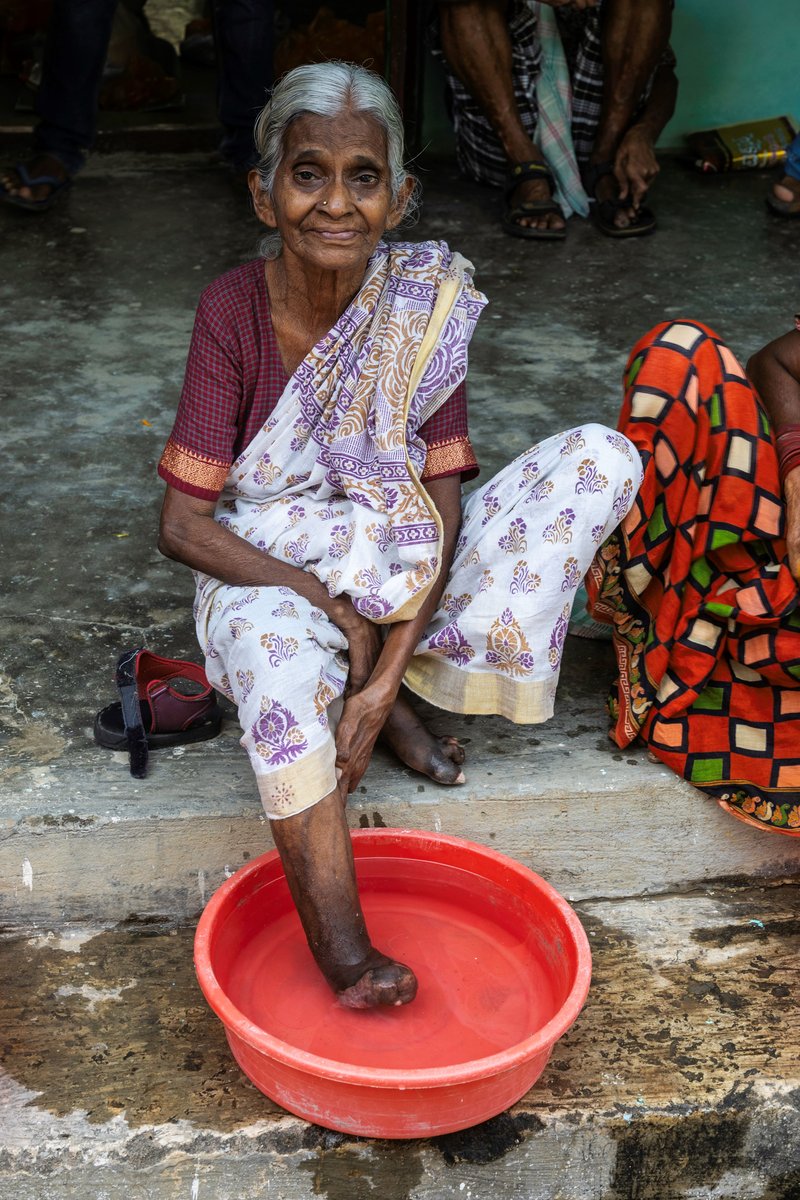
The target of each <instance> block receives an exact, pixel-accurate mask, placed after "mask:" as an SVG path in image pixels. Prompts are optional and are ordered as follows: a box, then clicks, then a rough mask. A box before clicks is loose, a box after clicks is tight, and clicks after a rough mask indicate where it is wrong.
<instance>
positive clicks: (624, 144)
mask: <svg viewBox="0 0 800 1200" xmlns="http://www.w3.org/2000/svg"><path fill="white" fill-rule="evenodd" d="M659 170H660V168H659V165H658V159H657V158H656V152H655V148H654V146H653V139H652V138H651V137H650V135H649V133H647V132H646V130H644V129H642V127H641V126H639V125H634V126H633V128H632V129H629V130H628V132H627V133H626V134H625V136H624V138H623V139H622V141H621V142H620V147H619V150H618V151H617V154H616V158H615V159H614V175H615V176H616V180H617V183H618V184H619V198H620V200H630V203H631V208H633V209H637V210H638V208H639V206H640V205H641V203H642V201H643V200H644V197H645V194H646V192H647V189H648V188H649V186H650V184H651V183H652V182H653V180H654V179H655V177H656V175H657V174H658V172H659Z"/></svg>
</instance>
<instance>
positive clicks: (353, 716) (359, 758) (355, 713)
mask: <svg viewBox="0 0 800 1200" xmlns="http://www.w3.org/2000/svg"><path fill="white" fill-rule="evenodd" d="M393 703H394V696H386V695H383V694H382V693H380V692H379V691H378V689H377V688H376V687H372V688H364V689H362V690H361V691H359V692H357V693H356V694H351V695H350V697H349V698H348V699H347V700H345V704H344V708H343V709H342V715H341V717H340V719H339V724H338V725H337V727H336V774H337V777H338V779H339V787H340V789H341V792H342V795H343V796H347V795H349V793H350V792H354V791H355V790H356V788H357V787H358V785H359V783H360V782H361V777H362V775H363V774H364V772H365V771H366V769H367V767H368V766H369V760H370V758H371V757H372V751H373V749H374V746H375V742H376V740H377V737H378V734H379V733H380V731H381V729H382V728H383V726H384V725H385V723H386V719H387V717H388V716H389V713H390V712H391V709H392V705H393Z"/></svg>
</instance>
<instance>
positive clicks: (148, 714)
mask: <svg viewBox="0 0 800 1200" xmlns="http://www.w3.org/2000/svg"><path fill="white" fill-rule="evenodd" d="M178 680H182V681H184V682H183V683H182V685H181V686H180V688H179V687H176V686H175V684H176V683H177V681H178ZM116 683H117V690H118V692H119V696H120V698H119V700H117V701H115V702H114V703H113V704H109V705H107V706H106V707H105V708H103V709H101V710H100V712H99V713H98V714H97V716H96V717H95V719H94V740H95V742H96V743H97V745H98V746H105V747H106V748H107V749H109V750H127V751H128V756H129V759H130V768H131V775H133V777H134V778H135V779H144V777H145V774H146V772H147V758H148V752H149V751H150V750H158V749H161V748H162V747H164V746H181V745H184V744H186V743H187V742H204V741H206V740H207V739H208V738H212V737H216V736H217V734H218V733H219V731H220V729H221V727H222V709H221V708H220V707H219V705H218V704H217V703H216V700H215V699H214V689H213V688H212V686H211V684H210V683H209V682H208V679H207V677H206V673H205V671H204V670H203V668H202V667H201V666H199V664H198V663H193V662H186V661H185V660H184V659H180V658H161V656H160V655H158V654H151V653H150V651H149V650H142V649H136V650H126V651H125V653H124V654H121V655H120V657H119V660H118V662H117V669H116ZM187 685H188V686H187Z"/></svg>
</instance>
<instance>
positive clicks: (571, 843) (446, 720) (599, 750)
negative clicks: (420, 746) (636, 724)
mask: <svg viewBox="0 0 800 1200" xmlns="http://www.w3.org/2000/svg"><path fill="white" fill-rule="evenodd" d="M609 655H610V649H609V647H608V646H607V645H605V644H603V643H596V642H595V643H588V642H585V641H582V640H580V639H577V638H569V639H568V651H567V655H566V660H565V664H564V670H563V673H562V682H561V686H560V689H559V697H558V703H557V713H556V716H555V717H554V719H553V720H552V721H550V722H548V723H547V724H546V725H540V726H529V727H520V726H513V725H511V724H510V723H509V722H506V721H503V720H501V719H499V718H471V717H466V718H465V717H452V716H449V715H448V714H443V713H441V712H436V710H433V709H430V710H428V711H429V713H430V715H431V717H432V720H433V723H434V725H435V727H436V728H437V729H438V730H440V731H445V730H447V731H452V732H455V733H457V734H458V735H459V736H460V737H463V738H464V739H465V740H467V739H468V740H469V744H468V754H469V758H468V765H467V774H468V782H467V784H466V785H464V786H463V787H459V788H452V789H450V788H442V787H439V786H437V785H435V784H433V783H431V782H430V781H429V780H427V779H423V778H422V777H421V776H417V775H415V774H412V773H411V772H410V771H406V770H402V769H400V768H399V766H398V764H397V763H395V762H394V761H393V760H390V759H389V757H388V756H386V755H383V754H381V753H378V754H377V755H376V760H375V762H374V763H373V764H372V765H371V767H370V769H369V772H368V773H367V775H366V776H365V778H364V782H363V784H362V786H361V788H360V789H359V792H358V793H357V794H356V795H355V796H354V797H352V799H351V804H350V817H351V822H352V824H353V825H354V826H358V825H362V826H363V825H372V824H378V825H380V824H385V825H394V826H401V827H406V826H407V827H413V828H423V829H433V830H437V831H444V832H446V833H451V834H455V835H457V836H462V837H466V838H470V839H472V840H474V841H479V842H484V843H486V844H487V845H491V846H493V847H495V848H496V849H497V850H500V851H503V852H504V853H507V854H511V855H512V856H513V857H514V858H517V859H519V860H520V861H521V862H523V863H525V864H526V865H527V866H530V867H532V868H533V869H534V870H536V871H537V872H538V873H539V874H541V875H543V876H544V877H545V878H546V879H548V880H549V881H550V882H551V883H552V884H553V885H554V886H555V887H557V888H558V889H559V890H560V891H561V892H563V893H564V894H565V895H567V896H570V897H578V898H582V897H587V896H624V895H637V894H641V893H646V892H658V891H669V890H674V889H677V888H685V887H687V886H691V885H693V884H696V883H698V882H702V881H704V880H710V879H718V878H729V877H736V876H748V877H753V876H755V877H759V876H762V877H780V876H787V875H789V874H792V873H796V871H797V869H798V857H797V855H798V846H797V842H796V841H794V840H792V839H789V838H785V837H781V836H780V835H778V834H771V833H762V832H761V831H758V830H753V829H750V828H749V827H747V826H745V825H743V824H742V823H740V822H737V821H735V820H733V819H732V818H731V817H729V816H727V815H726V814H724V813H722V812H721V810H720V809H719V808H718V807H717V805H716V804H715V803H714V802H713V801H711V800H709V799H708V798H707V797H705V796H703V795H702V793H700V792H698V791H696V790H695V789H694V788H692V787H690V786H689V785H688V784H685V783H683V782H682V781H681V780H679V779H677V778H676V777H675V776H674V775H673V774H672V772H670V771H668V770H667V769H666V768H665V767H662V766H660V765H657V764H654V763H651V762H649V761H648V760H647V758H646V756H645V755H644V754H643V753H642V752H641V751H635V752H633V753H631V752H629V751H626V752H625V753H621V752H620V751H619V750H617V749H616V748H615V747H614V746H612V745H611V743H610V742H609V741H608V739H607V738H606V735H605V722H604V717H603V687H604V683H605V680H606V679H607V678H608V675H609V672H610V659H609ZM237 734H238V729H237V726H236V723H235V721H230V722H228V723H226V729H225V733H224V735H222V736H221V737H219V738H217V739H215V740H214V741H211V742H206V743H202V744H200V745H196V746H190V747H179V748H178V749H176V750H174V751H172V752H162V753H160V754H155V755H153V757H152V760H151V763H152V765H151V769H150V772H149V774H148V777H147V779H146V780H144V781H141V780H134V779H131V777H130V775H129V773H128V770H127V762H126V757H125V755H124V754H119V753H113V752H110V751H103V750H100V749H98V748H96V747H94V746H91V745H89V744H88V743H89V739H88V738H86V739H85V740H82V739H80V738H76V739H74V741H73V743H72V744H71V745H69V746H68V748H67V749H66V751H65V752H64V753H63V754H61V755H60V757H58V758H56V759H54V760H53V761H52V762H45V763H38V762H37V761H36V758H35V755H31V756H30V757H29V760H28V763H27V765H26V766H24V767H20V768H19V769H18V770H17V772H16V774H14V775H13V777H12V778H11V779H10V780H8V786H7V788H6V790H5V791H4V792H3V794H2V796H0V904H2V908H3V912H4V913H5V917H6V920H8V921H12V922H21V923H23V924H25V923H30V922H31V921H57V920H64V921H69V920H72V921H75V920H78V921H82V920H84V921H92V920H99V921H115V920H121V919H123V918H125V917H126V916H128V915H129V914H131V913H148V912H156V913H158V912H169V913H171V914H173V915H174V916H175V917H176V918H178V917H186V916H191V915H193V914H195V913H197V912H198V911H199V909H200V908H201V907H202V905H203V903H204V902H205V900H206V897H207V896H208V895H210V894H211V892H212V891H213V890H214V889H215V888H216V887H217V886H218V885H219V883H220V882H221V881H222V879H223V878H225V876H226V875H227V874H230V872H231V871H232V870H235V869H236V868H237V867H238V866H240V865H241V864H242V863H243V862H244V861H245V860H246V859H247V858H249V857H252V856H254V855H256V854H260V853H262V852H263V851H264V850H265V849H268V848H270V847H271V845H272V842H271V838H270V835H269V831H268V829H267V822H266V819H265V817H264V816H263V813H262V810H261V806H260V803H259V801H258V799H257V796H256V794H255V788H254V785H253V781H252V777H251V774H250V768H249V765H248V762H247V759H246V756H245V755H244V753H243V751H242V750H241V749H240V748H239V746H238V745H237ZM20 801H22V803H20Z"/></svg>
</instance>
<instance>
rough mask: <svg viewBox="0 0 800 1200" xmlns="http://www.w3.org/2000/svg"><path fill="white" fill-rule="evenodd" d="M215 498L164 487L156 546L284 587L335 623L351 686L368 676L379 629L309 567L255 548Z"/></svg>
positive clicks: (228, 573)
mask: <svg viewBox="0 0 800 1200" xmlns="http://www.w3.org/2000/svg"><path fill="white" fill-rule="evenodd" d="M215 508H216V504H215V502H214V501H213V500H201V499H199V498H198V497H196V496H189V495H187V494H186V493H185V492H179V491H178V490H177V488H173V487H167V490H166V495H165V496H164V503H163V506H162V508H161V524H160V528H159V537H158V548H159V550H160V551H161V553H162V554H164V555H165V556H166V557H167V558H173V559H176V560H177V561H178V562H182V563H185V564H186V566H187V567H191V568H192V570H194V571H202V572H203V573H204V574H206V575H210V576H212V578H214V579H219V580H221V582H222V583H228V584H231V585H233V586H234V587H288V588H291V589H292V591H294V592H296V593H297V594H298V595H299V596H304V597H305V598H306V600H308V601H309V602H310V603H311V604H314V605H316V607H317V608H321V609H322V611H323V612H324V613H325V615H326V616H327V617H328V618H329V619H330V620H331V621H332V622H333V623H334V625H336V626H338V628H339V629H341V631H342V633H343V634H344V635H345V637H346V638H347V641H348V644H349V658H350V678H349V683H350V686H351V687H354V686H355V687H358V686H361V685H362V684H363V683H365V682H366V680H367V679H368V678H369V676H370V673H371V672H372V669H373V667H374V665H375V660H376V658H377V656H378V653H379V651H380V645H381V635H380V633H379V631H378V629H377V627H376V626H375V625H373V624H372V622H371V621H368V620H366V618H365V617H362V616H361V614H360V613H358V612H356V610H355V609H354V608H353V604H352V602H351V600H350V597H349V596H336V597H335V598H334V597H331V596H329V595H328V591H327V588H326V587H325V586H324V584H322V583H320V581H319V580H318V579H317V577H316V576H315V575H312V574H311V572H310V571H304V570H302V568H301V567H293V566H292V565H291V563H286V562H282V561H281V560H280V559H278V558H273V557H272V555H270V554H265V553H264V552H263V550H258V549H257V548H256V547H255V546H252V545H251V544H250V543H249V542H247V541H245V539H244V538H241V537H239V536H238V534H236V533H233V532H232V531H231V530H230V529H225V527H224V526H222V525H220V524H219V522H218V521H215V520H214V510H215Z"/></svg>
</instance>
